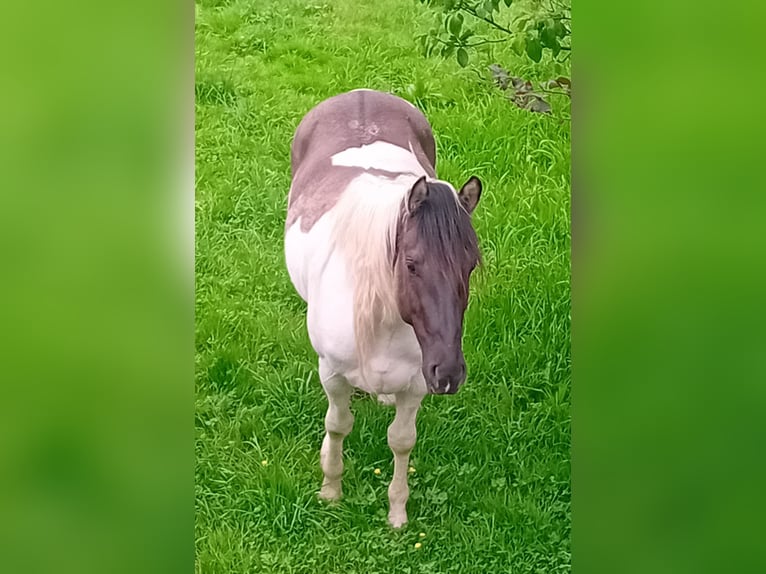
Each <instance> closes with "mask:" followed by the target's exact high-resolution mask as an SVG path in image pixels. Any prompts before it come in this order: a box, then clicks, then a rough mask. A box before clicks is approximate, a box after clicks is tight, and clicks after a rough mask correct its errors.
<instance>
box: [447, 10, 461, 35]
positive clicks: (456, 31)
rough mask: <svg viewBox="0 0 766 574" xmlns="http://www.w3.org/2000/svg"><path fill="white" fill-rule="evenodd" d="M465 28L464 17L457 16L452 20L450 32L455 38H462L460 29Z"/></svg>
mask: <svg viewBox="0 0 766 574" xmlns="http://www.w3.org/2000/svg"><path fill="white" fill-rule="evenodd" d="M462 27H463V15H462V14H455V15H454V16H452V17H451V18H450V21H449V31H450V32H452V35H453V36H458V37H459V36H460V29H461V28H462Z"/></svg>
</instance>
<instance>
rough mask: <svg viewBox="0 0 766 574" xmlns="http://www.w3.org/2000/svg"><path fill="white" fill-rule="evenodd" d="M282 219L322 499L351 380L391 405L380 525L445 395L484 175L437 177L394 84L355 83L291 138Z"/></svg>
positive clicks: (421, 130) (400, 499) (401, 505)
mask: <svg viewBox="0 0 766 574" xmlns="http://www.w3.org/2000/svg"><path fill="white" fill-rule="evenodd" d="M291 171H292V182H291V185H290V191H289V195H288V202H287V203H288V207H287V218H286V222H285V238H284V249H285V260H286V264H287V271H288V274H289V276H290V280H291V282H292V284H293V286H294V287H295V290H296V291H297V292H298V294H299V295H300V297H301V298H302V299H303V300H304V301H305V302H306V303H307V312H306V324H307V329H308V335H309V339H310V341H311V345H312V347H313V348H314V350H315V351H316V353H317V356H318V363H319V365H318V371H319V379H320V382H321V384H322V387H323V388H324V392H325V394H326V395H327V400H328V409H327V414H326V416H325V435H324V439H323V441H322V447H321V451H320V466H321V468H322V471H323V473H324V479H323V481H322V487H321V490H320V491H319V497H320V498H321V499H324V500H327V501H336V500H339V499H340V498H341V495H342V487H341V476H342V473H343V456H342V450H343V440H344V438H345V437H346V436H347V435H348V434H349V433H350V432H351V429H352V426H353V423H354V416H353V415H352V413H351V410H350V400H351V395H352V393H353V390H354V389H355V388H356V389H360V390H362V391H365V392H367V393H369V394H371V395H375V396H378V398H379V399H380V400H381V402H388V403H389V404H391V403H393V404H394V405H395V407H396V414H395V416H394V420H393V422H392V423H391V425H390V426H389V427H388V445H389V447H390V448H391V450H392V452H393V455H394V474H393V478H392V480H391V483H390V485H389V488H388V497H389V513H388V521H389V523H390V524H391V526H392V527H394V528H400V527H401V526H403V525H404V524H405V523H406V522H407V510H406V505H407V499H408V498H409V486H408V484H407V475H408V470H409V469H408V465H409V456H410V452H411V451H412V449H413V447H414V446H415V440H416V436H417V434H416V427H415V419H416V416H417V412H418V409H419V408H420V404H421V401H422V400H423V398H424V397H425V395H427V394H454V393H456V392H457V391H458V389H459V388H460V386H461V385H462V384H463V383H464V382H465V379H466V363H465V359H464V356H463V351H462V335H463V319H464V315H465V309H466V307H467V305H468V289H469V279H470V276H471V273H472V271H473V270H474V268H475V267H476V266H477V265H478V264H479V263H480V252H479V247H478V239H477V235H476V232H475V230H474V228H473V224H472V221H471V215H472V213H473V211H474V209H475V208H476V205H477V203H478V202H479V198H480V196H481V191H482V184H481V181H480V180H479V178H477V177H475V176H472V177H470V179H468V181H467V182H466V183H465V184H464V185H463V186H462V187H461V188H460V191H456V189H455V188H454V187H453V186H452V185H451V184H449V183H448V182H446V181H442V180H439V179H437V178H436V144H435V141H434V136H433V132H432V130H431V126H430V125H429V123H428V120H427V119H426V117H425V116H424V115H423V113H421V112H420V111H419V110H418V109H417V108H416V107H415V106H413V105H412V104H410V103H409V102H407V101H406V100H403V99H401V98H399V97H397V96H394V95H392V94H387V93H383V92H378V91H373V90H353V91H350V92H346V93H342V94H340V95H336V96H333V97H331V98H329V99H326V100H324V101H322V102H320V103H319V104H318V105H316V106H315V107H314V108H313V109H311V110H310V111H309V112H308V113H307V114H306V115H305V116H304V117H303V119H302V120H301V122H300V123H299V125H298V127H297V129H296V131H295V136H294V138H293V142H292V145H291Z"/></svg>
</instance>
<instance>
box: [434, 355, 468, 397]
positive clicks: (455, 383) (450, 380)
mask: <svg viewBox="0 0 766 574" xmlns="http://www.w3.org/2000/svg"><path fill="white" fill-rule="evenodd" d="M424 370H426V369H424ZM465 374H466V368H465V361H464V360H463V359H462V358H461V359H460V360H459V361H456V362H454V363H440V364H438V365H429V368H428V369H427V370H426V373H425V375H426V388H427V389H428V392H429V393H430V394H432V395H454V394H455V393H456V392H457V391H458V389H459V388H460V385H462V384H463V383H464V382H465Z"/></svg>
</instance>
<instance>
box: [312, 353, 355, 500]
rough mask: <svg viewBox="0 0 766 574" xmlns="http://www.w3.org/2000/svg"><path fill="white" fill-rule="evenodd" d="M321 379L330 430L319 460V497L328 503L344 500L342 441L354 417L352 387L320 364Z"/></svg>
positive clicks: (327, 427) (325, 424)
mask: <svg viewBox="0 0 766 574" xmlns="http://www.w3.org/2000/svg"><path fill="white" fill-rule="evenodd" d="M319 378H320V379H321V381H322V386H323V387H324V391H325V394H326V395H327V400H328V402H329V406H328V408H327V415H326V416H325V419H324V426H325V430H326V431H327V432H326V433H325V435H324V440H323V441H322V450H321V453H320V461H321V465H322V472H324V481H323V482H322V490H320V491H319V497H320V498H323V499H325V500H338V499H339V498H340V497H341V494H342V489H341V477H342V475H343V439H344V438H345V437H346V436H347V435H348V433H350V432H351V428H352V427H353V426H354V415H352V414H351V409H350V408H349V403H350V401H351V392H352V390H353V389H352V388H351V385H349V384H348V382H347V381H346V379H344V378H343V377H341V376H340V375H337V374H335V373H332V372H330V371H329V369H328V368H327V367H326V365H324V364H323V363H322V361H321V359H320V361H319Z"/></svg>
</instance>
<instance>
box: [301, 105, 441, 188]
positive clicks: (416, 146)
mask: <svg viewBox="0 0 766 574" xmlns="http://www.w3.org/2000/svg"><path fill="white" fill-rule="evenodd" d="M378 141H380V142H387V143H390V144H393V145H395V146H398V147H400V148H403V149H406V150H410V151H412V152H413V153H414V154H415V155H416V156H418V160H420V162H421V163H422V164H425V165H424V166H423V167H424V168H426V170H428V168H430V169H431V170H433V169H434V168H435V166H436V144H435V142H434V137H433V132H432V131H431V126H430V125H429V123H428V120H427V119H426V117H425V116H424V115H423V113H422V112H421V111H420V110H418V109H417V108H416V107H415V106H413V105H412V104H410V103H409V102H408V101H406V100H403V99H402V98H399V97H397V96H394V95H392V94H387V93H384V92H377V91H374V90H353V91H351V92H346V93H343V94H339V95H337V96H333V97H331V98H329V99H327V100H324V101H323V102H321V103H319V104H317V105H316V106H315V107H314V108H313V109H312V110H311V111H309V113H308V114H306V116H305V117H304V118H303V120H302V121H301V123H300V124H299V125H298V128H297V129H296V131H295V137H294V139H293V144H292V149H291V166H292V172H293V177H295V176H296V174H297V172H298V171H299V170H300V169H302V168H303V167H304V165H305V164H312V163H315V162H321V161H323V160H324V161H327V160H329V159H330V158H331V157H332V156H333V155H335V154H337V153H339V152H342V151H343V150H346V149H350V148H357V147H362V146H364V145H369V144H371V143H374V142H378Z"/></svg>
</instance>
